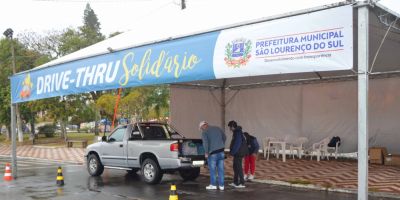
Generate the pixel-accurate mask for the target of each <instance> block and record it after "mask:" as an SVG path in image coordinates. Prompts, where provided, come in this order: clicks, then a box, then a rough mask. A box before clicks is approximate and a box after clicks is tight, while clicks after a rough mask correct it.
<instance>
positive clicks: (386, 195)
mask: <svg viewBox="0 0 400 200" xmlns="http://www.w3.org/2000/svg"><path fill="white" fill-rule="evenodd" d="M252 182H256V183H264V184H270V185H280V186H287V187H292V188H301V189H312V190H320V191H326V192H340V193H348V194H357V191H356V190H349V189H340V188H326V187H321V186H317V185H312V184H308V185H302V184H292V183H288V182H285V181H275V180H260V179H254V180H252ZM368 194H369V195H370V196H373V197H383V198H395V199H400V195H399V194H395V193H388V192H369V193H368Z"/></svg>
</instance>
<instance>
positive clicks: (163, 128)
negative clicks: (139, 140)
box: [139, 124, 183, 139]
mask: <svg viewBox="0 0 400 200" xmlns="http://www.w3.org/2000/svg"><path fill="white" fill-rule="evenodd" d="M139 128H140V130H141V132H142V133H143V137H144V138H145V139H180V138H183V137H182V136H181V135H179V134H178V133H177V132H176V131H175V130H174V129H172V128H171V127H170V126H168V125H167V124H140V125H139Z"/></svg>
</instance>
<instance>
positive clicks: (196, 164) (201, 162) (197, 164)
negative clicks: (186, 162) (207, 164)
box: [192, 160, 204, 166]
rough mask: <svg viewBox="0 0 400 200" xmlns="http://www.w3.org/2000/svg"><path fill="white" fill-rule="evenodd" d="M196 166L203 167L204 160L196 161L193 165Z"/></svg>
mask: <svg viewBox="0 0 400 200" xmlns="http://www.w3.org/2000/svg"><path fill="white" fill-rule="evenodd" d="M192 164H193V165H194V166H203V165H204V160H195V161H193V163H192Z"/></svg>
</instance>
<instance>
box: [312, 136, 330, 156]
mask: <svg viewBox="0 0 400 200" xmlns="http://www.w3.org/2000/svg"><path fill="white" fill-rule="evenodd" d="M329 141H330V140H329V137H327V138H324V139H323V140H321V141H319V142H317V143H314V144H313V145H312V152H311V160H312V158H313V157H314V155H316V156H317V161H318V162H319V161H320V160H321V157H322V158H324V157H325V156H326V157H327V159H328V160H329V157H328V156H327V155H328V154H329V152H328V143H329Z"/></svg>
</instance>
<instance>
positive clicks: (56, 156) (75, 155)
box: [0, 144, 85, 163]
mask: <svg viewBox="0 0 400 200" xmlns="http://www.w3.org/2000/svg"><path fill="white" fill-rule="evenodd" d="M84 154H85V149H83V148H66V147H45V146H32V145H24V146H18V147H17V156H19V157H28V158H41V159H48V160H57V161H70V162H74V163H84V157H83V156H84ZM0 155H11V146H8V145H2V144H0Z"/></svg>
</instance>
